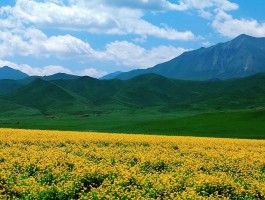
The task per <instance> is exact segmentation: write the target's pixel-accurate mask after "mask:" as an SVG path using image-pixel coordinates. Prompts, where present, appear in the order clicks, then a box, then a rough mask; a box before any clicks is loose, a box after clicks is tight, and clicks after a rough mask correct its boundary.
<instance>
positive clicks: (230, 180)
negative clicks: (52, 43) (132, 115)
mask: <svg viewBox="0 0 265 200" xmlns="http://www.w3.org/2000/svg"><path fill="white" fill-rule="evenodd" d="M216 198H222V199H265V141H262V140H237V139H213V138H195V137H166V136H148V135H125V134H104V133H86V132H59V131H38V130H36V131H32V130H14V129H0V199H216Z"/></svg>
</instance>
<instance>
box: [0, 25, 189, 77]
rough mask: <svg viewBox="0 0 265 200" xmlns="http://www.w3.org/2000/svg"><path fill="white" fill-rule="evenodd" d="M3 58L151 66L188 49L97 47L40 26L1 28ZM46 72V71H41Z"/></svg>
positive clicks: (114, 44)
mask: <svg viewBox="0 0 265 200" xmlns="http://www.w3.org/2000/svg"><path fill="white" fill-rule="evenodd" d="M0 38H2V41H1V40H0V58H5V57H14V56H16V55H20V56H33V57H40V58H46V57H51V56H53V57H56V58H59V59H78V60H79V61H88V60H98V61H113V62H116V63H118V64H119V65H123V66H127V67H136V68H146V67H151V66H153V65H155V64H158V63H161V62H165V61H167V60H169V59H171V58H173V57H176V56H178V55H180V54H181V53H183V52H184V51H186V49H184V48H176V47H173V46H158V47H154V48H152V49H145V48H143V47H141V46H138V45H136V44H134V43H130V42H128V41H115V42H112V43H109V44H107V45H106V47H105V49H104V50H101V51H98V50H95V49H93V48H92V47H91V46H90V45H89V44H88V43H86V42H84V41H82V40H80V39H78V38H75V37H73V36H71V35H59V36H52V37H48V36H46V35H45V34H44V33H42V32H41V31H39V30H37V29H33V28H31V29H25V30H24V31H22V30H19V31H14V32H7V31H2V32H1V31H0ZM38 73H43V72H38Z"/></svg>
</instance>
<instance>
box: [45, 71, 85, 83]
mask: <svg viewBox="0 0 265 200" xmlns="http://www.w3.org/2000/svg"><path fill="white" fill-rule="evenodd" d="M77 78H80V76H76V75H72V74H65V73H57V74H53V75H50V76H43V77H41V79H43V80H45V81H52V80H70V79H77Z"/></svg>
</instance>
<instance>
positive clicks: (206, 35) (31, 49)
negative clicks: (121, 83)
mask: <svg viewBox="0 0 265 200" xmlns="http://www.w3.org/2000/svg"><path fill="white" fill-rule="evenodd" d="M264 10H265V1H264V0H229V1H228V0H174V1H173V0H0V67H1V66H4V65H8V66H10V67H13V68H16V69H19V70H21V71H24V72H26V73H28V74H30V75H50V74H54V73H58V72H64V73H72V74H77V75H88V76H93V77H101V76H103V75H105V74H108V73H111V72H114V71H129V70H132V69H136V68H142V69H144V68H148V67H152V66H154V65H156V64H158V63H161V62H165V61H167V60H170V59H172V58H174V57H176V56H179V55H180V54H181V53H183V52H185V51H189V50H192V49H197V48H200V47H202V46H204V47H207V46H210V45H214V44H216V43H219V42H225V41H228V40H231V39H232V38H234V37H236V36H238V35H240V34H243V33H244V34H248V35H251V36H255V37H265V14H264Z"/></svg>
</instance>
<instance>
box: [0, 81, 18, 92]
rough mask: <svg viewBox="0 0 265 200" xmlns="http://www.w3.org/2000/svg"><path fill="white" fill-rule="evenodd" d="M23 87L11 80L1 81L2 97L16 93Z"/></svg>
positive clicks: (0, 90)
mask: <svg viewBox="0 0 265 200" xmlns="http://www.w3.org/2000/svg"><path fill="white" fill-rule="evenodd" d="M22 86H23V84H21V83H19V82H18V81H15V80H10V79H4V80H0V95H3V94H7V93H9V92H12V91H15V90H17V89H18V88H20V87H22Z"/></svg>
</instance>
